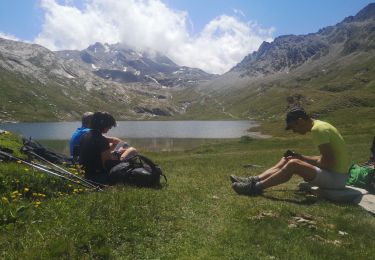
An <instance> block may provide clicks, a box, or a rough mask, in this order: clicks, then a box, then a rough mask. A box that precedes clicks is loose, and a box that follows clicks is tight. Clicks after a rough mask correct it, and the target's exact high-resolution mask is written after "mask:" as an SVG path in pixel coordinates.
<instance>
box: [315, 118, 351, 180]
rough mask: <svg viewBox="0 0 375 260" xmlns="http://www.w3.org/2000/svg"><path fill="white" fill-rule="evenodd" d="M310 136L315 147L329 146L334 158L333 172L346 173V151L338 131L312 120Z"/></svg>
mask: <svg viewBox="0 0 375 260" xmlns="http://www.w3.org/2000/svg"><path fill="white" fill-rule="evenodd" d="M311 134H312V139H313V142H314V144H315V145H316V146H319V145H321V144H330V145H331V147H332V150H333V155H334V157H335V165H334V167H333V169H332V170H333V171H335V172H340V173H347V172H348V168H349V156H348V150H347V148H346V144H345V141H344V139H343V138H342V136H341V134H340V133H339V131H337V129H336V128H335V127H334V126H333V125H331V124H329V123H327V122H323V121H320V120H314V124H313V127H312V128H311Z"/></svg>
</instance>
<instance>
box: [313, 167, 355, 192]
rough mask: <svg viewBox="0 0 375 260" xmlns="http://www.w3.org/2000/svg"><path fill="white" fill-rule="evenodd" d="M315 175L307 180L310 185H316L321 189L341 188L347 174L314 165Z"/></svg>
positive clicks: (343, 185)
mask: <svg viewBox="0 0 375 260" xmlns="http://www.w3.org/2000/svg"><path fill="white" fill-rule="evenodd" d="M315 171H316V176H315V178H314V179H313V180H312V181H310V182H309V184H310V185H312V186H318V187H320V188H323V189H333V190H338V189H343V188H344V187H345V185H346V180H347V179H348V174H344V173H337V172H330V171H327V170H323V169H320V168H318V167H315Z"/></svg>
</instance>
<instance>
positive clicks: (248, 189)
mask: <svg viewBox="0 0 375 260" xmlns="http://www.w3.org/2000/svg"><path fill="white" fill-rule="evenodd" d="M255 184H256V183H255V182H250V183H244V182H235V183H233V184H232V188H233V190H234V191H235V192H237V193H238V194H241V195H248V196H257V195H260V194H262V191H263V190H262V189H260V188H257V187H256V185H255Z"/></svg>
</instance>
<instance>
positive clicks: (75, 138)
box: [69, 127, 91, 156]
mask: <svg viewBox="0 0 375 260" xmlns="http://www.w3.org/2000/svg"><path fill="white" fill-rule="evenodd" d="M90 130H91V129H90V128H87V127H79V128H77V130H76V131H75V132H74V133H73V135H72V138H71V139H70V143H69V148H70V155H71V156H73V155H74V153H73V152H74V147H76V146H78V145H79V140H80V139H81V136H82V135H84V134H85V133H87V132H88V131H90Z"/></svg>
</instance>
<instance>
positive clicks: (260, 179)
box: [230, 108, 349, 195]
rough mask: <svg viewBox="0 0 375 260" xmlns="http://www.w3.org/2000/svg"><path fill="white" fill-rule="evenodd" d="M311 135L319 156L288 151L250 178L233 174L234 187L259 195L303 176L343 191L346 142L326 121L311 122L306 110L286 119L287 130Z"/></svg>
mask: <svg viewBox="0 0 375 260" xmlns="http://www.w3.org/2000/svg"><path fill="white" fill-rule="evenodd" d="M289 129H291V130H293V132H295V133H299V134H302V135H304V134H307V133H309V132H310V133H311V137H312V139H313V142H314V144H315V145H316V146H317V147H318V149H319V152H320V155H319V156H304V155H301V154H297V153H293V152H289V153H286V154H285V155H284V157H282V158H281V160H280V161H279V162H278V163H277V164H276V165H275V166H273V167H272V168H270V169H268V170H266V171H264V172H263V173H261V174H260V175H258V176H250V177H247V178H244V177H238V176H234V175H231V176H230V179H231V181H232V183H233V184H232V188H233V189H234V191H235V192H237V193H238V194H243V195H259V194H261V193H262V192H263V190H264V189H267V188H269V187H273V186H276V185H279V184H281V183H284V182H287V181H289V180H290V179H291V178H292V176H293V175H298V176H300V177H302V178H303V179H304V180H305V181H306V182H308V183H309V184H310V185H312V186H318V187H321V188H325V189H342V188H344V187H345V183H346V180H347V178H348V174H347V171H348V168H349V157H348V152H347V148H346V145H345V142H344V139H343V138H342V136H341V135H340V133H339V132H338V131H337V129H336V128H335V127H334V126H332V125H331V124H329V123H327V122H323V121H320V120H314V119H312V118H311V117H310V116H309V115H308V114H307V113H306V112H305V110H304V109H303V108H294V109H292V110H291V111H289V112H288V114H287V116H286V130H289Z"/></svg>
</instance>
